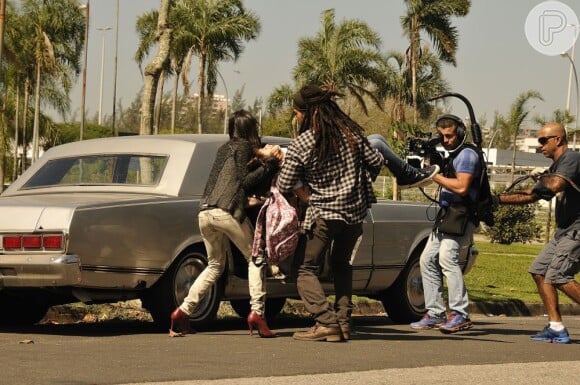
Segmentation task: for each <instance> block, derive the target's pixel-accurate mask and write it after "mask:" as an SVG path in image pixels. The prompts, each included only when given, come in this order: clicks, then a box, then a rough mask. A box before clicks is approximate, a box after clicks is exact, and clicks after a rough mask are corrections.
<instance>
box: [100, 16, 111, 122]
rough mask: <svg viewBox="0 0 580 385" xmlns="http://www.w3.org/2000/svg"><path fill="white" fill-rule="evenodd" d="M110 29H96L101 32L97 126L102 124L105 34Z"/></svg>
mask: <svg viewBox="0 0 580 385" xmlns="http://www.w3.org/2000/svg"><path fill="white" fill-rule="evenodd" d="M111 29H112V28H111V27H101V28H97V30H98V31H101V32H102V35H103V37H102V43H101V84H100V87H99V121H98V123H99V126H100V125H101V123H102V122H103V79H104V77H105V76H104V75H105V34H106V32H107V31H110V30H111Z"/></svg>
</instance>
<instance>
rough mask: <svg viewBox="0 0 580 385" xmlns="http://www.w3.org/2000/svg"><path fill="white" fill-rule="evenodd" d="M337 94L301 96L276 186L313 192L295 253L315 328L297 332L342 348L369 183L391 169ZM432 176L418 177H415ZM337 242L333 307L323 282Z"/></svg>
mask: <svg viewBox="0 0 580 385" xmlns="http://www.w3.org/2000/svg"><path fill="white" fill-rule="evenodd" d="M336 96H339V94H337V93H335V92H331V91H326V90H323V89H322V88H320V87H318V86H314V85H307V86H305V87H303V88H301V89H300V91H299V92H298V93H297V94H296V95H295V96H294V113H295V114H296V119H297V121H298V123H299V124H300V133H301V134H300V135H299V137H298V138H297V139H296V140H294V141H293V142H292V143H291V145H290V147H289V148H288V151H287V153H286V157H285V162H284V165H283V167H282V170H281V172H280V175H279V177H278V180H277V185H278V188H279V189H280V191H282V192H283V193H290V192H293V191H294V190H296V189H297V187H298V186H301V184H304V185H305V187H306V188H307V189H308V191H309V192H310V195H309V198H308V208H307V210H306V216H305V219H304V222H303V227H304V231H305V234H306V235H305V240H304V242H303V245H301V246H300V247H299V250H298V251H297V253H296V254H297V257H298V258H302V257H303V260H301V261H300V262H301V264H300V266H299V268H298V278H297V287H298V293H299V294H300V297H301V298H302V301H303V302H304V304H305V306H306V309H307V310H308V311H309V312H310V313H312V314H313V315H314V317H315V319H316V324H315V325H314V326H313V327H312V328H310V329H309V330H306V331H300V332H296V333H294V339H297V340H304V341H329V342H337V341H344V340H348V339H349V338H350V317H351V312H352V302H351V297H352V266H351V264H350V259H351V256H352V254H353V251H354V250H355V247H356V245H357V243H358V242H359V241H360V238H361V236H362V222H363V220H364V218H365V216H366V215H367V209H368V208H369V207H370V205H371V203H373V202H374V201H375V198H374V194H373V191H372V185H371V183H370V178H372V179H375V178H376V176H377V175H378V173H379V172H380V170H381V167H382V166H383V165H384V164H385V159H383V157H382V156H381V155H380V153H379V152H378V151H375V150H374V149H373V148H372V147H371V145H370V144H369V141H368V140H367V139H366V137H365V135H364V129H363V128H362V127H361V126H360V125H359V124H357V123H356V122H355V121H353V120H352V119H351V118H350V117H349V116H348V115H346V114H345V113H344V112H343V111H342V110H341V109H340V108H339V106H338V105H337V104H336V102H335V101H334V100H333V99H334V97H336ZM428 176H429V175H423V174H419V173H418V176H417V178H416V179H422V178H426V177H428ZM413 182H416V180H414V181H413ZM333 242H334V243H333ZM331 244H333V246H332V251H331V255H330V263H331V265H332V271H333V274H334V290H335V294H336V300H335V305H334V308H332V307H331V306H330V304H329V303H328V302H327V300H326V296H325V294H324V290H323V289H322V286H321V284H320V281H319V280H318V276H317V273H318V271H319V270H320V267H321V264H322V262H323V259H324V255H325V251H326V250H328V248H329V247H330V245H331Z"/></svg>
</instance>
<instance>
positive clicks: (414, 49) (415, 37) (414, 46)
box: [410, 17, 421, 124]
mask: <svg viewBox="0 0 580 385" xmlns="http://www.w3.org/2000/svg"><path fill="white" fill-rule="evenodd" d="M410 35H411V60H410V62H411V93H412V97H413V123H414V124H417V57H418V56H419V45H420V44H421V40H420V36H419V26H418V25H417V19H416V17H413V20H412V21H411V34H410Z"/></svg>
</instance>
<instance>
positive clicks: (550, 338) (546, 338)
mask: <svg viewBox="0 0 580 385" xmlns="http://www.w3.org/2000/svg"><path fill="white" fill-rule="evenodd" d="M530 338H531V339H532V341H543V342H553V343H555V344H567V343H569V342H570V335H569V334H568V330H566V328H564V329H563V330H560V331H556V330H554V329H550V325H546V327H545V328H544V329H543V330H542V331H541V332H539V333H538V334H536V335H535V336H531V337H530Z"/></svg>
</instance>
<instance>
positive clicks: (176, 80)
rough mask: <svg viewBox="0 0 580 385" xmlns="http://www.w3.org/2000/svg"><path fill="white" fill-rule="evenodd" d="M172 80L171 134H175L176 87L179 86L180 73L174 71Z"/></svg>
mask: <svg viewBox="0 0 580 385" xmlns="http://www.w3.org/2000/svg"><path fill="white" fill-rule="evenodd" d="M174 76H175V79H173V95H172V97H171V99H172V100H171V133H172V134H175V108H176V106H177V87H178V86H179V76H180V72H178V71H175V75H174Z"/></svg>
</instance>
